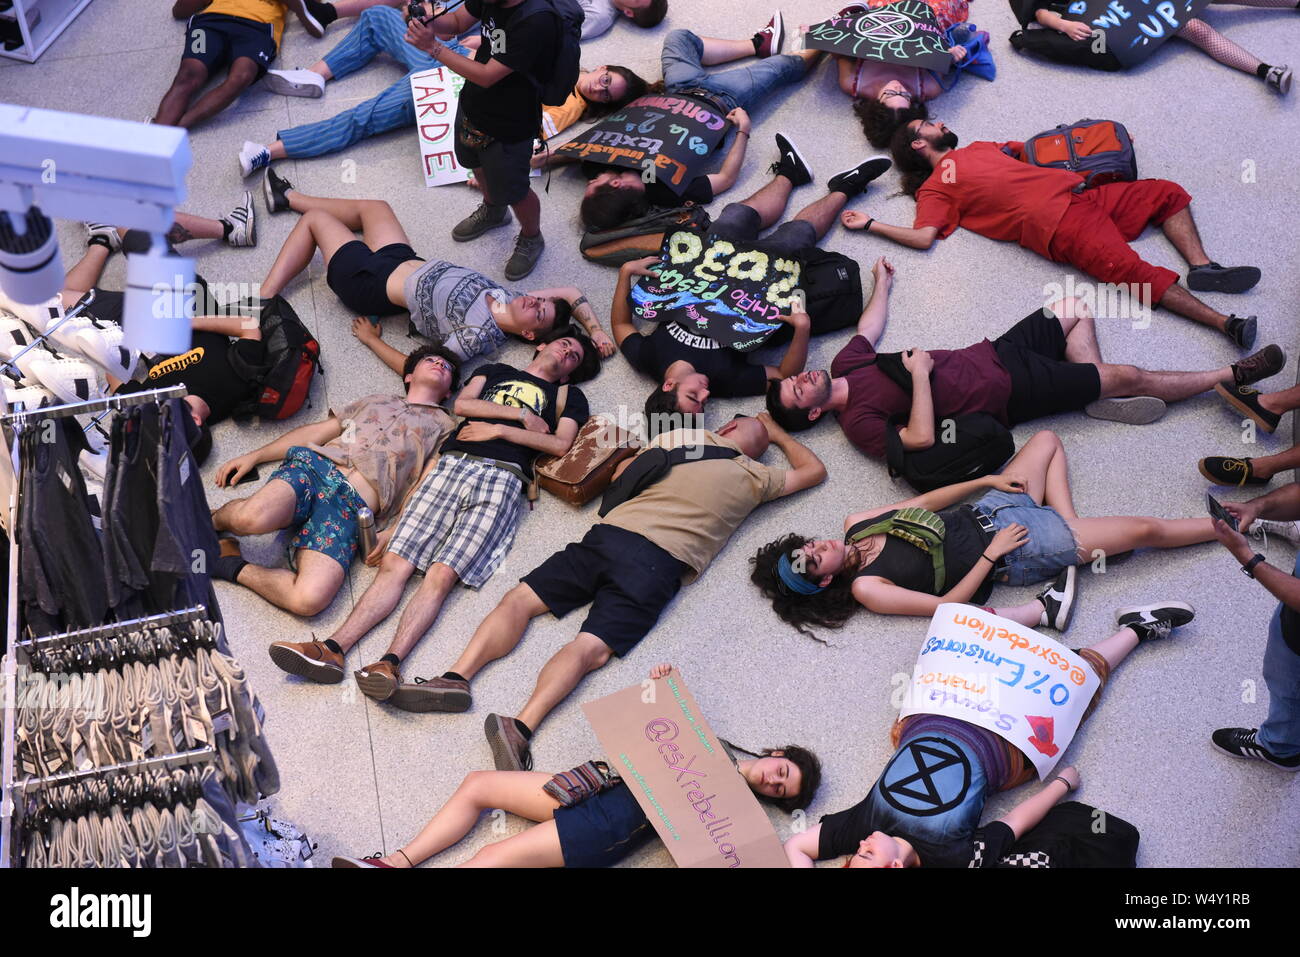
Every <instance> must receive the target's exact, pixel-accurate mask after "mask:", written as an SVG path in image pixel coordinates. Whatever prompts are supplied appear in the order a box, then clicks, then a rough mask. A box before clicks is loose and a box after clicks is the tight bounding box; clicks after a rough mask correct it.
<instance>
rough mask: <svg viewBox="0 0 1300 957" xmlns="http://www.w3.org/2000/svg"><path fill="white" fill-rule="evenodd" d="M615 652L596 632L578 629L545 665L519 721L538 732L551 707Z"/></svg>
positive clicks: (520, 714) (520, 712)
mask: <svg viewBox="0 0 1300 957" xmlns="http://www.w3.org/2000/svg"><path fill="white" fill-rule="evenodd" d="M612 654H613V651H611V650H610V647H609V645H607V644H605V643H604V642H603V641H601V640H600V639H599V638H597V637H596V636H595V635H593V634H590V633H589V632H585V631H583V632H579V633H578V637H576V638H574V639H573V641H571V642H569V643H568V644H567V645H565V646H564V647H563V648H561V649H560V650H559V651H557V652H556V653H555V654H553V655H552V656H551V660H550V661H548V662H546V664H545V665H543V666H542V671H541V674H539V675H538V676H537V685H536V686H535V687H534V688H533V694H532V697H530V698H529V699H528V702H527V704H525V705H524V706H523V708H522V709H520V711H519V714H518V716H517V717H518V718H519V720H520V721H522V722H523V723H524V724H526V725H528V727H529V728H531V729H532V730H534V731H536V730H537V726H538V725H539V724H541V723H542V721H543V720H544V719H545V718H546V716H547V715H548V714H550V713H551V710H552V709H553V708H554V707H555V706H556V705H557V704H559V703H560V702H561V701H563V700H564V699H565V698H567V697H568V696H569V692H571V691H572V690H573V689H574V688H576V687H577V686H578V682H580V681H582V679H583V678H585V677H586V676H587V674H588V673H590V672H592V671H595V670H596V669H597V668H599V667H601V666H602V665H604V664H605V662H607V661H609V658H610V655H612Z"/></svg>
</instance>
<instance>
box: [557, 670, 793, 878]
mask: <svg viewBox="0 0 1300 957" xmlns="http://www.w3.org/2000/svg"><path fill="white" fill-rule="evenodd" d="M582 710H583V712H584V713H585V714H586V715H587V720H588V721H589V722H590V723H591V726H592V728H593V729H594V730H595V732H596V737H597V738H599V739H600V744H601V747H602V748H604V750H605V756H606V757H607V758H608V759H609V766H610V769H611V770H613V771H616V772H617V773H618V774H619V775H620V776H621V777H622V778H623V780H624V781H625V782H626V783H627V786H628V787H629V788H631V789H632V793H633V795H635V796H636V799H637V802H638V803H639V804H640V805H641V808H642V810H644V811H645V813H646V817H648V818H649V819H650V823H651V824H653V825H654V827H655V830H656V831H657V832H658V833H659V836H660V838H662V839H663V842H664V844H666V845H667V846H668V851H669V853H671V854H672V856H673V860H674V861H676V862H677V866H678V867H725V868H733V867H747V868H754V867H789V866H790V864H789V861H788V860H787V859H786V856H785V850H784V849H783V848H782V847H781V839H780V838H779V837H777V836H776V831H775V830H773V829H772V822H771V821H769V820H768V819H767V814H766V813H765V812H764V811H763V808H762V806H761V805H759V803H758V798H756V797H755V796H754V792H752V791H751V790H750V789H749V785H748V784H746V783H745V779H744V777H742V776H741V775H740V774H739V773H738V772H737V771H736V768H735V767H734V766H733V765H732V763H731V759H730V758H728V757H727V752H726V751H725V750H723V747H722V743H721V742H720V741H719V740H718V739H717V737H716V736H715V735H714V734H713V731H712V730H711V729H710V728H709V725H708V722H706V721H705V720H704V716H703V715H702V714H700V709H699V706H698V705H697V704H696V703H695V698H693V697H692V696H691V693H690V692H689V691H687V690H686V685H685V684H684V683H683V682H682V678H681V675H679V674H678V673H677V672H676V671H673V672H672V673H671V674H669V675H668V676H667V677H664V678H659V679H655V680H654V681H653V682H652V683H647V684H645V685H633V686H632V687H630V688H624V689H623V690H622V691H617V692H615V693H614V694H611V695H606V696H605V697H604V698H598V699H597V700H595V701H589V702H587V703H586V704H584V705H583V706H582Z"/></svg>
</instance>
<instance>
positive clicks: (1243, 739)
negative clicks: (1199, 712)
mask: <svg viewBox="0 0 1300 957" xmlns="http://www.w3.org/2000/svg"><path fill="white" fill-rule="evenodd" d="M1258 734H1259V729H1258V728H1220V729H1219V730H1218V731H1215V732H1214V734H1212V735H1210V740H1211V741H1213V742H1214V746H1215V747H1216V748H1218V749H1219V750H1220V751H1225V752H1227V753H1228V754H1231V755H1232V756H1233V757H1234V758H1253V759H1254V760H1256V761H1263V762H1264V763H1265V764H1271V765H1273V767H1275V768H1281V769H1282V770H1283V771H1300V754H1293V755H1292V756H1291V757H1289V758H1280V757H1278V756H1277V755H1276V754H1274V753H1273V752H1272V751H1270V750H1269V749H1268V748H1266V747H1264V746H1263V745H1262V744H1260V743H1259V738H1258V737H1257V735H1258Z"/></svg>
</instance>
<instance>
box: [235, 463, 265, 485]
mask: <svg viewBox="0 0 1300 957" xmlns="http://www.w3.org/2000/svg"><path fill="white" fill-rule="evenodd" d="M261 477H262V476H261V474H260V473H259V472H258V471H257V466H256V465H254V466H253V467H252V468H251V469H249V470H248V471H247V472H245V473H244V474H243V475H242V476H241V477H240V479H239V481H238V482H236V483H235V485H243V484H244V483H245V482H256V481H257V480H258V479H260V478H261Z"/></svg>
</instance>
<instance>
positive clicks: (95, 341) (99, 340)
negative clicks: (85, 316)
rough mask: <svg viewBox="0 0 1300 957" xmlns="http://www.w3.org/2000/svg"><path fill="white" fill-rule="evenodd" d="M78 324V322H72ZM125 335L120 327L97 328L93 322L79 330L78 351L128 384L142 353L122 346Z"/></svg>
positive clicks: (77, 334) (104, 326) (105, 326)
mask: <svg viewBox="0 0 1300 957" xmlns="http://www.w3.org/2000/svg"><path fill="white" fill-rule="evenodd" d="M72 321H73V322H76V321H77V320H75V319H74V320H72ZM123 336H124V333H123V332H122V327H121V326H118V325H103V326H97V325H95V324H94V323H93V322H89V321H88V322H87V323H86V325H85V326H84V327H82V328H80V329H78V330H77V333H76V343H77V347H78V351H79V352H80V353H81V354H82V355H83V356H85V357H86V358H87V359H89V360H90V361H91V362H93V363H95V365H97V366H99V367H100V368H101V369H103V370H104V371H105V372H107V373H108V374H109V375H111V376H113V378H115V379H118V380H120V381H122V382H126V381H127V380H128V379H130V378H131V376H132V375H134V374H135V365H136V363H137V362H139V361H140V353H139V352H138V351H136V350H135V349H128V348H126V347H125V346H124V345H122V338H123Z"/></svg>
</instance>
